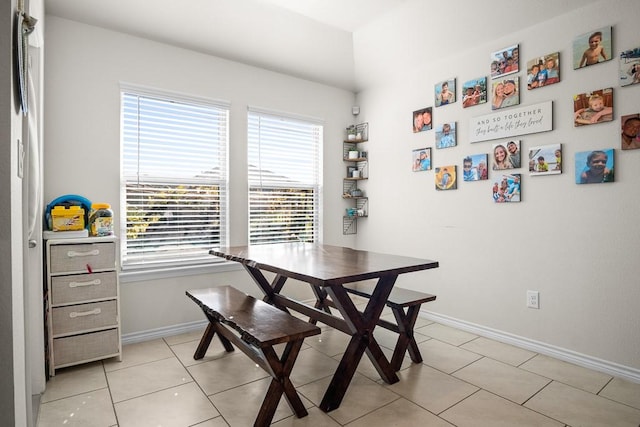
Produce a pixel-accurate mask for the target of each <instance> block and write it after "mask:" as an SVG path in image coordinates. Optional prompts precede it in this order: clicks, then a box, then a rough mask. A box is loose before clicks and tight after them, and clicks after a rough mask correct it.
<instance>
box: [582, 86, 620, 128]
mask: <svg viewBox="0 0 640 427" xmlns="http://www.w3.org/2000/svg"><path fill="white" fill-rule="evenodd" d="M573 112H574V114H573V116H574V126H576V127H578V126H584V125H592V124H595V123H603V122H610V121H612V120H613V89H612V88H606V89H599V90H595V91H593V92H586V93H581V94H578V95H575V96H574V97H573Z"/></svg>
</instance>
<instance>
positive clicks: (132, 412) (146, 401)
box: [115, 383, 219, 427]
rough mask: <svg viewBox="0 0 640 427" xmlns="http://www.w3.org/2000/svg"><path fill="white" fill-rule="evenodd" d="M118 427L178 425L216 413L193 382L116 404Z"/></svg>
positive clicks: (177, 426)
mask: <svg viewBox="0 0 640 427" xmlns="http://www.w3.org/2000/svg"><path fill="white" fill-rule="evenodd" d="M115 408H116V414H117V415H118V423H119V426H120V427H127V426H133V427H145V426H149V427H156V426H163V427H171V426H175V427H181V426H190V425H193V424H196V423H199V422H203V421H206V420H209V419H211V418H214V417H217V416H218V415H219V413H218V411H216V409H215V408H214V407H213V405H212V404H211V402H210V401H209V399H207V396H205V395H204V393H202V390H200V388H199V387H198V385H197V384H195V383H189V384H184V385H181V386H178V387H173V388H169V389H166V390H162V391H158V392H155V393H151V394H147V395H144V396H141V397H137V398H134V399H130V400H125V401H124V402H119V403H116V404H115Z"/></svg>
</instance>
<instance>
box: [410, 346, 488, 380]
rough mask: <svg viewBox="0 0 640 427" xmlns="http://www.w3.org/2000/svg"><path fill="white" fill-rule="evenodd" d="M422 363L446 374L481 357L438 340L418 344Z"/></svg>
mask: <svg viewBox="0 0 640 427" xmlns="http://www.w3.org/2000/svg"><path fill="white" fill-rule="evenodd" d="M418 348H419V349H420V354H422V363H424V364H425V365H429V366H431V367H433V368H436V369H439V370H441V371H443V372H446V373H448V374H450V373H452V372H454V371H457V370H458V369H461V368H463V367H465V366H467V365H468V364H470V363H472V362H474V361H476V360H478V359H480V358H481V357H482V356H480V355H479V354H476V353H473V352H471V351H467V350H464V349H462V348H460V347H456V346H453V345H451V344H447V343H445V342H442V341H439V340H435V339H432V340H429V341H425V342H423V343H420V344H418Z"/></svg>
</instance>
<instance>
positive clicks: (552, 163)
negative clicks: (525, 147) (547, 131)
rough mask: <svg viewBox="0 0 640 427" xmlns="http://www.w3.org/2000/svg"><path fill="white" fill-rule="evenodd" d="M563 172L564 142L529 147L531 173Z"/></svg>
mask: <svg viewBox="0 0 640 427" xmlns="http://www.w3.org/2000/svg"><path fill="white" fill-rule="evenodd" d="M559 173H562V144H549V145H541V146H539V147H531V148H529V174H530V175H532V176H535V175H554V174H559Z"/></svg>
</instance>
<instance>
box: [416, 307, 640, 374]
mask: <svg viewBox="0 0 640 427" xmlns="http://www.w3.org/2000/svg"><path fill="white" fill-rule="evenodd" d="M420 317H422V318H424V319H428V320H432V321H434V322H437V323H441V324H443V325H447V326H451V327H453V328H456V329H460V330H463V331H467V332H471V333H473V334H476V335H480V336H483V337H486V338H491V339H494V340H496V341H500V342H503V343H505V344H511V345H513V346H516V347H520V348H524V349H526V350H530V351H534V352H536V353H540V354H544V355H546V356H550V357H555V358H556V359H559V360H563V361H565V362H569V363H573V364H575V365H579V366H582V367H585V368H588V369H593V370H594V371H598V372H603V373H606V374H609V375H612V376H615V377H620V378H624V379H626V380H629V381H632V382H635V383H640V369H636V368H632V367H629V366H624V365H620V364H618V363H615V362H610V361H607V360H602V359H598V358H596V357H592V356H589V355H586V354H582V353H577V352H575V351H572V350H567V349H565V348H561V347H557V346H554V345H551V344H547V343H543V342H540V341H536V340H532V339H529V338H524V337H521V336H518V335H513V334H510V333H508V332H503V331H499V330H496V329H492V328H488V327H486V326H482V325H477V324H475V323H470V322H466V321H464V320H459V319H455V318H453V317H449V316H445V315H442V314H438V313H433V312H430V311H426V310H421V311H420Z"/></svg>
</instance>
